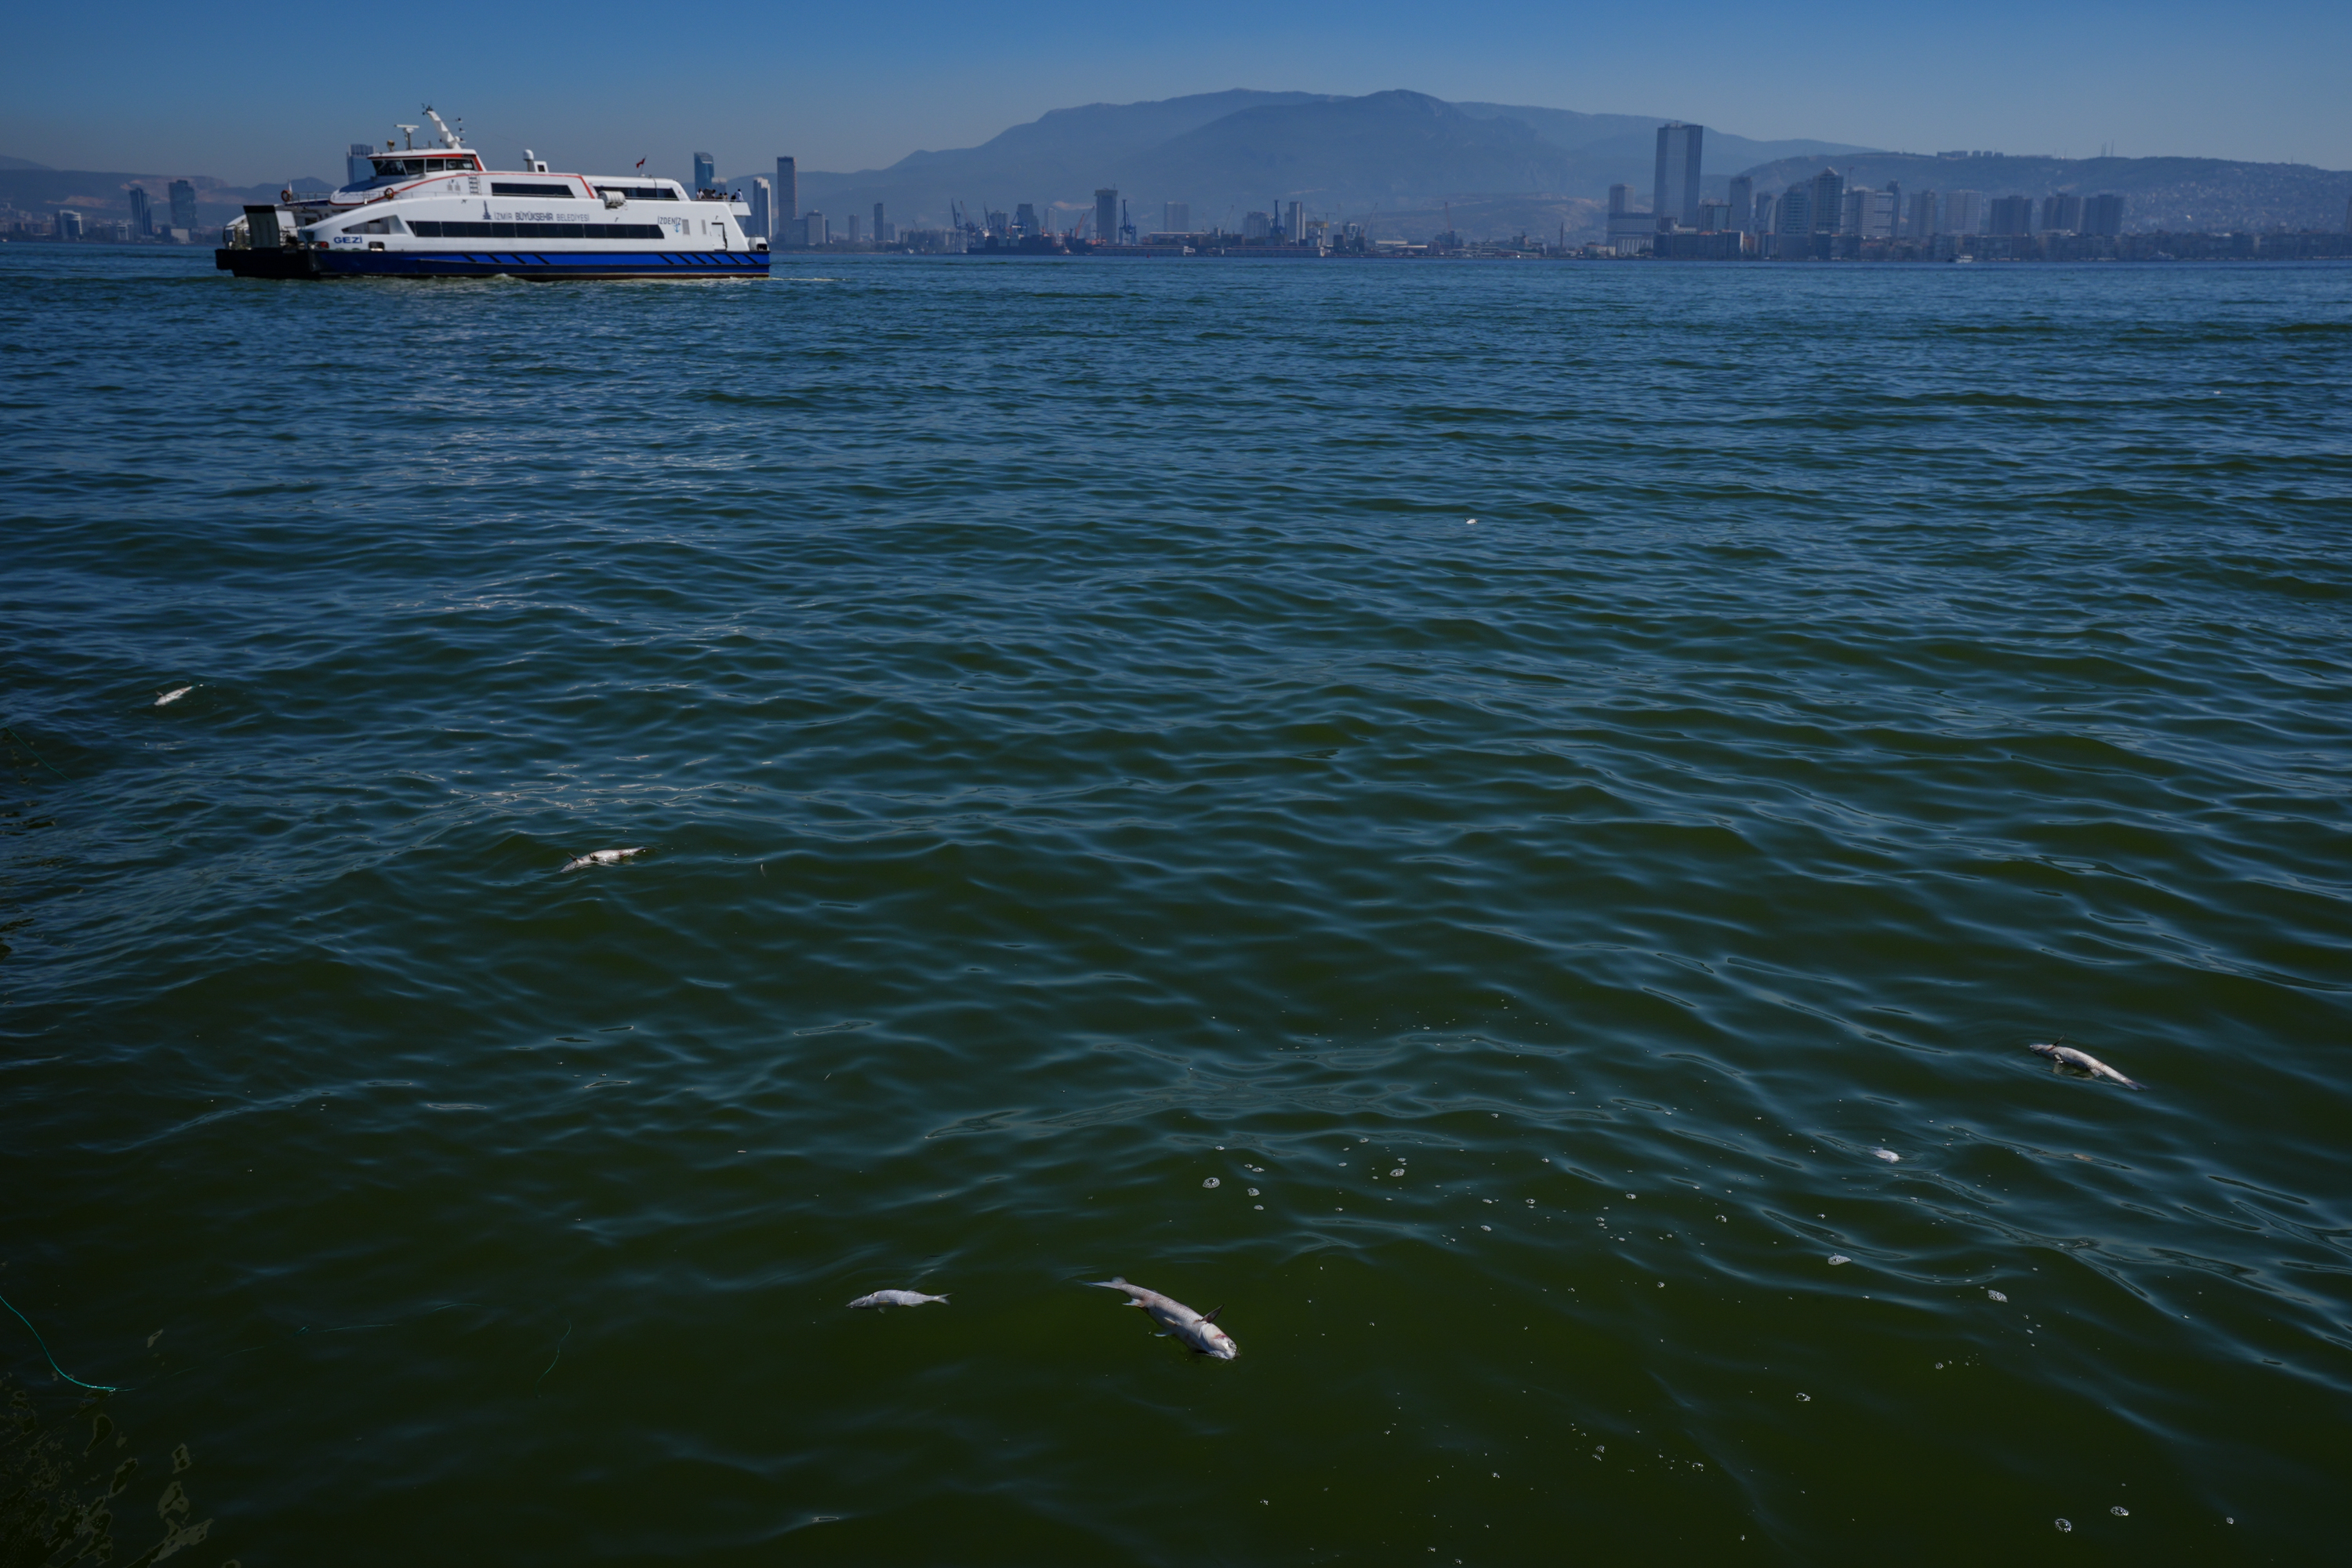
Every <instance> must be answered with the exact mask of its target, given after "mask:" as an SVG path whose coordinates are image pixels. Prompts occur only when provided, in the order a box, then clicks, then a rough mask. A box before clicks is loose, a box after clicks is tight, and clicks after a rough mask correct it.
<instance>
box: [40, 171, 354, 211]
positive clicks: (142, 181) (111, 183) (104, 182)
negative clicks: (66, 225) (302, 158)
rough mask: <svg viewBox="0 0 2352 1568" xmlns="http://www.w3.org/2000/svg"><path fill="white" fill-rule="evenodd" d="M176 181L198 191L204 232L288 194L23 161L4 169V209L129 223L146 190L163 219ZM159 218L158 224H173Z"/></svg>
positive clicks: (193, 177)
mask: <svg viewBox="0 0 2352 1568" xmlns="http://www.w3.org/2000/svg"><path fill="white" fill-rule="evenodd" d="M173 180H185V181H187V182H188V183H189V184H192V185H194V187H195V189H196V222H197V224H198V226H206V225H215V224H221V223H226V222H227V221H228V220H229V219H231V218H234V217H236V216H237V215H238V214H239V213H241V212H243V211H244V210H245V204H246V203H247V202H268V201H275V200H277V199H278V192H279V191H281V190H283V189H285V188H286V187H285V185H284V184H282V183H281V184H273V185H226V184H222V183H221V182H220V181H219V180H217V179H215V178H214V177H213V176H212V175H210V174H124V173H122V172H121V171H120V170H114V171H103V170H96V169H45V168H42V167H40V166H39V165H37V164H32V165H27V164H26V161H25V160H23V159H21V158H18V159H14V160H11V161H10V162H9V163H5V164H0V205H7V206H13V207H22V208H24V209H25V210H26V211H28V212H55V211H57V210H58V208H59V207H71V208H73V209H74V211H76V212H78V213H80V214H82V215H83V216H87V217H129V216H131V195H130V190H131V186H132V185H144V186H145V187H146V188H147V199H148V200H150V201H152V203H154V204H155V207H156V209H157V211H158V213H159V215H160V214H163V213H164V212H165V211H167V210H168V207H169V205H170V201H171V195H170V187H171V184H172V182H173ZM293 184H294V188H295V189H297V190H301V191H327V190H332V189H333V188H334V187H333V186H332V185H331V184H328V183H327V182H326V181H324V180H316V179H310V178H304V179H299V180H296V181H295V182H294V183H293ZM168 221H169V219H168V218H167V217H164V216H158V217H157V218H156V222H158V223H159V224H160V223H164V222H168Z"/></svg>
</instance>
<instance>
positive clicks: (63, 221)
mask: <svg viewBox="0 0 2352 1568" xmlns="http://www.w3.org/2000/svg"><path fill="white" fill-rule="evenodd" d="M80 237H81V214H79V213H78V212H76V211H74V210H73V208H71V207H59V208H58V238H59V239H79V238H80Z"/></svg>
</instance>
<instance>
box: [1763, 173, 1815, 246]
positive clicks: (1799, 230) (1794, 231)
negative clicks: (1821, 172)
mask: <svg viewBox="0 0 2352 1568" xmlns="http://www.w3.org/2000/svg"><path fill="white" fill-rule="evenodd" d="M1774 216H1775V218H1776V220H1777V221H1775V222H1774V224H1773V225H1772V232H1773V233H1774V234H1776V235H1779V236H1780V237H1782V238H1784V239H1786V238H1791V237H1797V236H1800V235H1808V234H1811V233H1812V232H1813V187H1812V185H1811V184H1802V185H1790V187H1789V188H1788V190H1787V191H1786V192H1784V193H1782V195H1781V196H1780V201H1779V202H1778V203H1777V204H1776V205H1775V212H1774Z"/></svg>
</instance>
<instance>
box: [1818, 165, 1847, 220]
mask: <svg viewBox="0 0 2352 1568" xmlns="http://www.w3.org/2000/svg"><path fill="white" fill-rule="evenodd" d="M1811 187H1812V191H1811V195H1812V219H1813V232H1814V233H1815V234H1835V233H1836V232H1837V229H1838V220H1839V219H1840V218H1842V217H1843V216H1845V176H1844V175H1843V174H1839V173H1838V172H1837V171H1836V170H1835V169H1823V170H1822V172H1821V173H1820V174H1815V175H1814V176H1813V177H1812V180H1811Z"/></svg>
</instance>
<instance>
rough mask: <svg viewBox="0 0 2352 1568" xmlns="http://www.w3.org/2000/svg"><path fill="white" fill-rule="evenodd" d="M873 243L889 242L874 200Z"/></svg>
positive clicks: (884, 224)
mask: <svg viewBox="0 0 2352 1568" xmlns="http://www.w3.org/2000/svg"><path fill="white" fill-rule="evenodd" d="M1022 210H1023V211H1024V212H1025V211H1027V210H1028V204H1027V203H1026V202H1024V203H1023V204H1022ZM1030 221H1031V222H1032V223H1034V222H1035V221H1036V220H1035V219H1034V218H1032V219H1031V220H1030ZM874 243H875V244H877V245H887V244H889V243H890V226H889V225H888V224H887V223H884V222H883V221H882V204H881V203H880V202H876V203H875V204H874Z"/></svg>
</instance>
